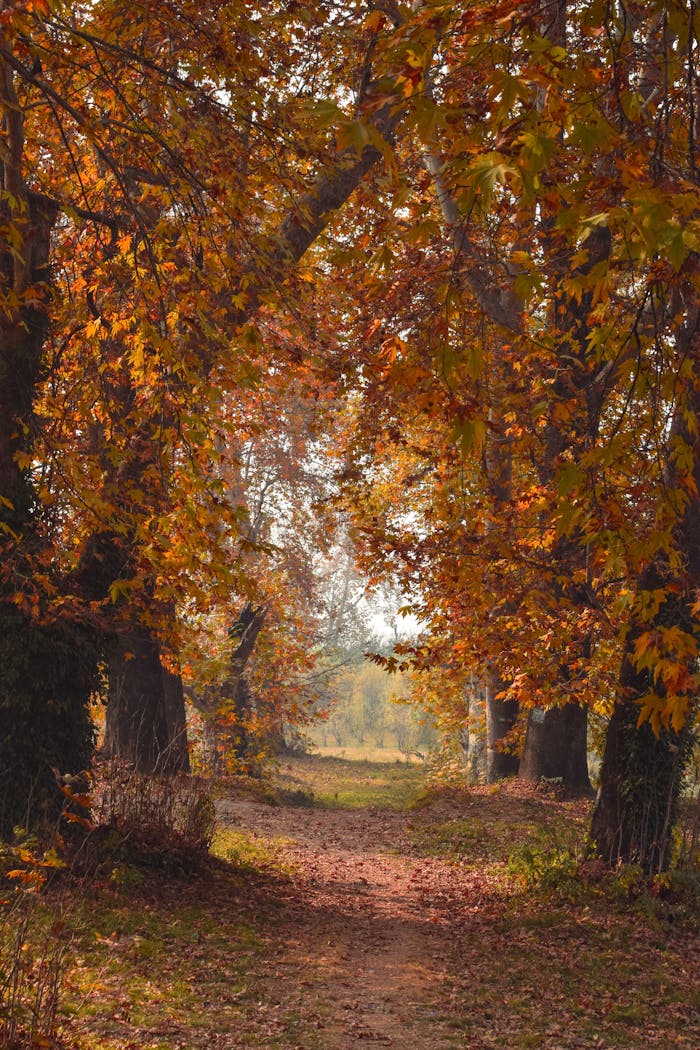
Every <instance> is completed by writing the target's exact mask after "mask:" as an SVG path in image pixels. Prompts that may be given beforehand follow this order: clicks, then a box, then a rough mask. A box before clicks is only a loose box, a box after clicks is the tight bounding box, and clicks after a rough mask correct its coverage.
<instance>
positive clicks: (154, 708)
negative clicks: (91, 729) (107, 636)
mask: <svg viewBox="0 0 700 1050" xmlns="http://www.w3.org/2000/svg"><path fill="white" fill-rule="evenodd" d="M107 673H108V677H109V699H108V702H107V722H106V727H105V751H106V753H107V754H108V755H110V756H111V757H113V758H120V759H124V760H125V761H127V762H128V763H129V764H130V765H132V766H133V767H134V769H136V770H137V771H138V772H139V773H156V772H157V773H171V772H175V770H174V769H173V768H172V766H171V761H172V754H171V750H170V735H169V733H170V727H171V724H170V722H169V720H168V712H167V709H166V702H165V695H164V690H163V667H162V665H161V662H160V647H159V645H158V642H157V640H156V639H155V638H154V637H153V636H152V635H151V633H150V632H149V630H148V629H147V628H146V627H144V626H143V625H142V624H133V625H132V626H131V629H130V630H129V631H128V632H127V631H126V630H125V631H124V632H123V633H120V634H119V635H117V636H116V637H115V639H114V641H113V643H112V645H111V647H110V651H109V654H108V659H107Z"/></svg>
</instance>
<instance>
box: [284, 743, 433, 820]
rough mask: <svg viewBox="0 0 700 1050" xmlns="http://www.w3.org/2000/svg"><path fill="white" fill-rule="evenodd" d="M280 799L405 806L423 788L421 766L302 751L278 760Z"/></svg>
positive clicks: (335, 804)
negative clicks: (364, 760) (304, 752)
mask: <svg viewBox="0 0 700 1050" xmlns="http://www.w3.org/2000/svg"><path fill="white" fill-rule="evenodd" d="M275 783H276V786H277V789H278V792H279V797H280V800H281V801H288V802H292V803H294V802H297V803H298V804H300V805H304V804H306V805H320V806H333V807H338V808H340V809H362V808H370V807H373V808H375V809H395V810H401V809H407V808H408V807H409V806H411V805H412V804H413V803H414V802H416V800H417V799H418V798H419V797H420V796H421V794H422V792H423V775H422V771H421V768H420V767H419V766H417V765H414V764H412V763H408V762H354V761H351V760H349V759H344V758H334V757H331V756H325V755H324V756H321V755H304V756H300V757H295V758H292V759H286V760H285V761H283V762H281V763H280V765H279V768H278V770H277V773H276V776H275Z"/></svg>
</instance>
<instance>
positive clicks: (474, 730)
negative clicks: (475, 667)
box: [461, 685, 486, 784]
mask: <svg viewBox="0 0 700 1050" xmlns="http://www.w3.org/2000/svg"><path fill="white" fill-rule="evenodd" d="M467 706H468V710H467V719H466V722H465V725H464V729H463V731H462V734H461V744H462V753H463V755H464V764H465V766H466V770H467V778H468V780H469V783H470V784H483V783H484V782H485V780H486V709H485V706H484V700H483V697H482V696H480V695H478V693H477V687H476V686H475V685H474V686H472V689H471V694H470V695H469V696H468V697H467Z"/></svg>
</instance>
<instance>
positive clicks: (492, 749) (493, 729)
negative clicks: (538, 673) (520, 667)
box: [485, 673, 520, 784]
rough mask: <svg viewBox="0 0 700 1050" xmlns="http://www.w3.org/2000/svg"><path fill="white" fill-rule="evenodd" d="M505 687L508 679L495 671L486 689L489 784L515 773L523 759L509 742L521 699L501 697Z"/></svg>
mask: <svg viewBox="0 0 700 1050" xmlns="http://www.w3.org/2000/svg"><path fill="white" fill-rule="evenodd" d="M504 688H505V686H504V683H503V682H502V680H501V679H500V678H499V677H498V675H497V674H495V673H493V674H491V675H490V677H489V680H488V682H487V683H486V689H485V703H486V782H487V783H488V784H495V783H496V782H497V781H498V780H503V779H504V778H505V777H512V776H515V774H516V773H517V772H518V766H519V763H520V760H519V758H518V755H517V753H516V752H515V751H514V750H513V749H512V747H511V746H509V743H508V739H507V738H508V736H509V735H510V734H511V733H512V731H513V730H514V729H515V724H516V722H517V720H518V703H517V701H516V700H500V699H499V698H498V694H499V693H501V692H502V691H503V689H504Z"/></svg>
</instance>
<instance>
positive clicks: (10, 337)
mask: <svg viewBox="0 0 700 1050" xmlns="http://www.w3.org/2000/svg"><path fill="white" fill-rule="evenodd" d="M0 82H1V83H0V109H1V110H2V119H3V132H2V134H3V142H4V146H3V150H4V152H3V155H2V159H1V161H0V167H1V171H0V188H2V189H3V190H5V191H7V199H3V200H2V201H0V227H2V228H3V229H4V230H5V231H10V234H11V235H12V241H11V239H10V236H8V233H7V232H6V233H5V234H1V235H0V300H2V303H3V310H2V311H0V566H1V570H0V835H1V836H2V837H10V836H11V835H12V833H13V830H14V828H15V827H16V826H18V825H20V826H22V827H25V828H26V827H33V826H35V825H37V824H41V823H43V822H46V821H48V822H54V821H55V820H56V819H57V817H58V814H59V813H60V811H61V808H62V803H63V801H64V797H63V795H62V794H61V792H60V791H59V790H58V786H57V784H56V777H55V775H54V772H53V770H54V769H55V770H58V772H59V773H62V774H63V773H66V774H77V773H80V772H81V771H82V770H84V769H86V768H87V767H88V766H89V765H90V761H91V756H92V748H93V729H92V724H91V722H90V718H89V715H88V710H87V705H88V700H89V697H90V693H91V691H92V690H93V689H94V687H95V684H96V679H97V659H96V653H95V650H94V647H93V645H92V639H91V638H90V636H89V633H88V632H87V631H85V630H83V629H82V628H81V627H80V625H78V624H76V623H74V622H72V621H70V620H56V619H54V622H52V623H50V624H49V623H42V622H41V619H40V617H41V615H42V613H43V611H44V595H43V594H42V592H41V588H40V587H39V586H38V585H35V584H34V572H35V569H36V564H35V562H34V558H35V557H36V556H37V555H39V556H42V557H44V561H43V564H42V571H45V565H46V561H47V560H48V559H47V558H46V557H45V555H46V552H45V551H42V540H41V536H40V534H39V533H38V531H37V529H36V520H35V516H34V515H35V509H36V497H35V494H34V492H33V489H32V483H31V478H30V475H29V474H28V472H27V469H26V466H25V463H26V460H27V458H28V457H29V458H30V457H31V454H32V438H31V435H32V413H33V407H34V400H35V397H36V390H37V384H38V382H39V377H40V372H41V362H42V354H43V346H44V339H45V337H46V332H47V330H48V324H49V317H48V292H47V284H48V281H49V277H50V274H49V268H48V262H49V250H50V244H51V230H52V228H53V225H54V223H55V220H56V215H57V207H56V205H55V203H54V202H53V201H50V200H49V199H48V198H46V197H42V196H40V195H38V194H35V193H30V192H28V191H27V190H26V187H25V186H24V184H23V181H22V179H21V175H20V174H19V172H20V170H21V165H22V155H21V153H22V142H23V136H22V132H21V123H22V115H21V111H20V108H19V105H18V103H17V99H16V96H15V95H14V88H13V85H12V73H11V72H10V71H9V68H8V67H6V66H5V65H4V62H2V61H0ZM18 125H19V127H18ZM13 148H14V149H15V150H16V154H15V155H14V156H13V157H12V158H10V159H9V160H8V157H9V154H10V153H12V150H13ZM10 169H12V170H10ZM10 196H12V199H13V200H14V203H13V204H10V202H9V198H10ZM13 303H14V304H16V305H14V306H12V304H13Z"/></svg>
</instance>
